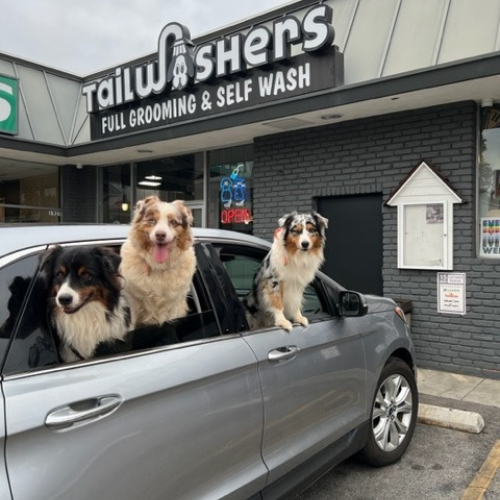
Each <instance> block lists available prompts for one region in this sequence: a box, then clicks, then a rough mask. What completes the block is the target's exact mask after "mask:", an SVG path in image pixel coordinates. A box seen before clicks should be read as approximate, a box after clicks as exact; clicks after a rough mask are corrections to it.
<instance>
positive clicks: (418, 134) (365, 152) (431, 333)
mask: <svg viewBox="0 0 500 500" xmlns="http://www.w3.org/2000/svg"><path fill="white" fill-rule="evenodd" d="M477 112H478V111H477V106H476V104H475V103H473V102H464V103H458V104H453V105H449V106H440V107H434V108H428V109H421V110H417V111H411V112H406V113H399V114H393V115H385V116H380V117H376V118H369V119H363V120H358V121H352V122H346V123H341V124H337V125H329V126H324V127H319V128H312V129H308V130H301V131H292V132H286V133H281V134H276V135H273V136H267V137H265V138H259V139H257V140H256V141H255V161H254V173H253V176H254V179H253V182H254V199H253V201H254V213H255V214H257V216H256V218H255V221H254V233H255V234H256V235H257V236H261V237H264V238H266V239H270V238H271V237H272V233H273V230H274V228H275V225H276V220H277V219H278V218H279V217H280V216H281V215H282V214H284V213H286V212H288V211H290V210H298V211H308V210H310V209H311V208H315V199H316V198H318V197H326V196H340V195H352V194H365V193H382V195H383V198H384V200H387V199H388V198H389V196H390V195H391V194H393V192H394V190H395V189H396V188H397V187H398V185H399V184H400V182H401V181H402V180H403V179H404V178H405V177H406V176H407V175H408V173H409V172H410V170H411V169H412V168H414V167H415V166H416V165H418V164H419V163H420V162H421V161H422V160H426V161H428V162H430V163H431V164H432V165H433V166H435V167H436V168H437V169H438V170H439V171H440V172H441V173H442V174H443V175H444V176H445V177H447V178H448V179H449V181H450V182H451V184H452V186H453V188H454V189H455V190H456V191H457V192H458V194H459V195H460V196H461V197H462V199H463V200H464V203H463V204H460V205H455V207H454V249H453V253H454V256H453V258H454V269H453V270H454V271H455V272H464V273H466V276H467V285H466V292H467V293H466V301H467V314H466V315H465V316H464V317H462V316H454V315H445V314H438V313H437V282H436V279H437V273H436V272H435V271H422V270H401V269H398V268H397V210H396V209H395V208H393V207H388V206H385V205H384V206H382V207H381V210H382V216H383V242H384V252H383V279H384V294H385V295H387V296H391V297H399V298H405V299H410V300H411V301H412V304H413V312H412V334H413V338H414V342H415V345H416V348H417V352H418V363H419V365H420V366H422V367H427V368H436V369H440V370H448V371H458V372H461V373H469V374H474V375H483V376H487V377H490V378H500V364H499V360H500V329H499V328H498V325H497V321H498V319H499V314H498V312H499V311H500V293H499V292H500V261H487V260H482V259H479V258H478V257H477V256H476V220H475V185H476V181H475V179H476V173H475V172H476V171H475V167H476V154H477ZM327 244H328V242H327Z"/></svg>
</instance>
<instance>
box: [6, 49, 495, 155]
mask: <svg viewBox="0 0 500 500" xmlns="http://www.w3.org/2000/svg"><path fill="white" fill-rule="evenodd" d="M463 101H474V102H476V103H478V104H479V105H481V103H483V102H491V101H493V102H495V101H500V52H493V53H490V54H486V55H483V56H480V57H473V58H470V59H465V60H461V61H458V62H452V63H447V64H441V65H438V66H434V67H432V68H427V69H425V70H417V71H411V72H408V73H402V74H398V75H392V76H388V77H383V78H377V79H373V80H370V81H365V82H362V83H357V84H352V85H345V86H341V87H338V88H334V89H331V90H327V91H321V92H317V93H313V94H305V95H302V96H297V97H294V98H289V99H283V100H280V101H275V102H272V103H268V104H265V105H257V106H254V107H251V108H246V109H245V110H242V111H236V112H229V113H224V114H220V115H216V116H212V117H209V118H206V119H197V120H192V121H185V122H182V123H178V124H174V125H167V126H163V127H159V128H155V129H150V130H148V131H143V132H137V133H133V134H128V135H123V136H121V137H116V138H111V139H105V140H99V141H93V142H87V143H83V144H79V145H75V146H70V147H63V146H54V145H50V144H43V143H37V142H33V141H26V140H21V139H16V138H15V137H3V136H0V157H4V158H13V159H18V160H25V161H38V162H40V161H41V159H43V160H42V161H43V162H47V163H52V164H58V165H63V164H77V163H81V164H92V165H106V164H110V163H119V162H122V161H137V160H139V159H140V160H144V159H147V158H154V157H160V156H169V155H175V154H182V153H187V152H194V151H202V150H206V149H213V148H218V147H227V146H231V145H236V144H244V143H249V142H252V141H253V140H254V139H255V138H256V137H261V136H267V135H272V134H276V133H280V132H284V131H287V130H297V129H301V128H310V127H318V126H322V125H327V124H332V123H341V122H346V121H352V120H358V119H364V118H368V117H374V116H380V115H387V114H392V113H399V112H404V111H410V110H417V109H423V108H428V107H432V106H439V105H444V104H449V103H453V102H463ZM144 149H146V150H149V151H151V152H150V153H148V154H147V155H146V156H145V155H144V153H141V152H139V151H138V150H144Z"/></svg>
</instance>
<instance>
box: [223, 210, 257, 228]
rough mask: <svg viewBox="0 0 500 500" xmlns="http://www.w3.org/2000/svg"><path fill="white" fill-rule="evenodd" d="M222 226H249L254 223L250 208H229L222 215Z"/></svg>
mask: <svg viewBox="0 0 500 500" xmlns="http://www.w3.org/2000/svg"><path fill="white" fill-rule="evenodd" d="M220 221H221V223H222V224H241V223H243V224H249V223H250V222H252V216H251V215H250V210H248V208H229V209H226V210H222V211H221V213H220Z"/></svg>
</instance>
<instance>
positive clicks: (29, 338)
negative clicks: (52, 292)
mask: <svg viewBox="0 0 500 500" xmlns="http://www.w3.org/2000/svg"><path fill="white" fill-rule="evenodd" d="M114 250H115V251H117V252H118V251H119V247H115V248H114ZM34 262H36V265H34V266H33V269H32V273H33V274H32V276H35V277H34V282H33V283H34V284H33V285H32V286H31V288H30V290H31V292H30V293H29V294H28V293H26V290H25V291H24V292H25V294H24V295H25V296H26V298H25V299H24V303H23V310H24V311H25V313H24V314H22V317H20V318H19V319H18V323H17V327H16V333H15V336H14V332H13V330H12V328H11V329H10V330H9V333H12V335H11V336H13V338H12V341H11V344H10V348H9V352H8V354H7V357H6V360H5V364H4V368H3V373H4V374H12V373H20V372H26V371H30V370H34V369H40V368H47V367H51V366H59V365H60V364H61V363H62V362H61V360H60V357H59V354H58V346H59V340H58V335H57V332H56V331H55V327H54V325H53V324H51V321H50V312H49V311H50V308H49V303H48V290H47V288H46V284H45V283H46V281H45V276H44V274H43V272H38V274H36V275H35V271H36V268H37V263H38V256H37V257H36V258H35V260H34ZM31 280H32V278H31V277H30V282H31ZM188 304H189V312H188V314H187V315H186V316H184V317H182V318H179V319H177V320H174V321H171V322H167V323H163V324H161V325H152V326H148V327H144V328H140V329H134V330H131V331H130V332H129V333H127V335H126V337H125V338H124V339H123V340H114V341H110V342H105V343H100V344H98V345H97V346H96V350H95V353H94V358H92V359H95V358H96V357H102V356H110V355H111V356H112V355H124V354H127V353H131V352H137V351H140V350H147V349H155V348H159V347H163V346H169V345H174V344H183V343H186V342H192V341H198V340H203V339H209V338H213V337H217V336H220V335H221V330H220V326H219V322H218V319H217V317H216V314H215V312H214V310H213V307H212V301H211V300H210V297H209V295H208V293H207V291H206V289H205V286H204V284H203V280H202V278H201V275H200V272H199V271H197V272H196V274H195V276H194V277H193V281H192V284H191V288H190V292H189V294H188ZM11 323H12V321H10V322H9V323H8V324H11ZM11 330H12V331H11ZM4 331H7V327H5V328H4Z"/></svg>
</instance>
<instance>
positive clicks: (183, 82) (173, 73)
mask: <svg viewBox="0 0 500 500" xmlns="http://www.w3.org/2000/svg"><path fill="white" fill-rule="evenodd" d="M191 46H192V44H191V42H190V41H189V40H187V39H186V38H183V39H180V40H177V41H176V42H175V44H174V46H173V47H172V62H171V63H170V66H169V68H168V74H167V80H168V81H169V82H172V88H173V89H176V90H182V89H183V88H186V87H187V84H188V81H189V78H190V77H191V78H192V77H193V76H194V72H195V67H194V60H193V55H192V48H191Z"/></svg>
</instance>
